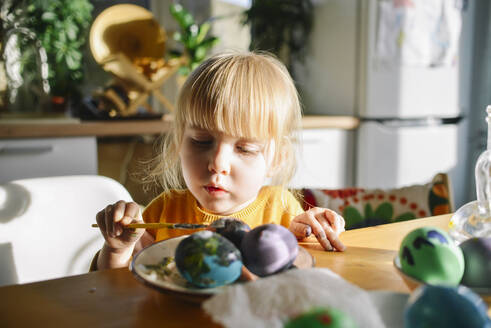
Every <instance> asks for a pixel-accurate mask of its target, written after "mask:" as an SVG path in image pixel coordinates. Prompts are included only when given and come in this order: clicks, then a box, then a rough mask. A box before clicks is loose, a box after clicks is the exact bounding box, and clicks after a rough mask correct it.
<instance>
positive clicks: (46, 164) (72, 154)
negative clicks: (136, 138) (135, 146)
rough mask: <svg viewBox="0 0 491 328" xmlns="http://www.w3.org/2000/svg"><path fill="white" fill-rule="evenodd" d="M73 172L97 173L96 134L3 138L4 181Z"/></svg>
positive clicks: (0, 171) (0, 168) (0, 173)
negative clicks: (93, 135) (66, 136)
mask: <svg viewBox="0 0 491 328" xmlns="http://www.w3.org/2000/svg"><path fill="white" fill-rule="evenodd" d="M73 174H97V144H96V138H95V137H91V136H84V137H69V138H35V139H34V138H25V139H0V183H5V182H8V181H12V180H16V179H26V178H34V177H47V176H56V175H73Z"/></svg>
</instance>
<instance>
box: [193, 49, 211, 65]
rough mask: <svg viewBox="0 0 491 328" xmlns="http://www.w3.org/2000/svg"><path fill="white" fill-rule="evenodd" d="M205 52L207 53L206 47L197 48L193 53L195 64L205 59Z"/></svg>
mask: <svg viewBox="0 0 491 328" xmlns="http://www.w3.org/2000/svg"><path fill="white" fill-rule="evenodd" d="M207 51H208V48H207V47H203V46H199V47H197V48H196V51H195V52H194V60H195V61H197V62H201V61H202V60H203V59H205V56H206V52H207Z"/></svg>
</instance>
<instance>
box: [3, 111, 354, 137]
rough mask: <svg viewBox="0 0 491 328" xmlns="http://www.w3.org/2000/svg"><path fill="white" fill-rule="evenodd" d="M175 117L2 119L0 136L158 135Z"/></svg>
mask: <svg viewBox="0 0 491 328" xmlns="http://www.w3.org/2000/svg"><path fill="white" fill-rule="evenodd" d="M172 121H173V119H172V117H171V116H169V115H164V117H163V118H162V119H161V120H121V121H77V120H74V119H59V120H57V119H51V120H44V119H39V120H20V119H19V120H0V138H6V139H13V138H44V137H46V138H49V137H75V136H96V137H110V136H131V135H156V134H161V133H165V132H166V131H168V130H169V129H170V127H171V125H172ZM302 124H303V128H304V129H343V130H352V129H355V128H356V127H358V125H359V120H358V118H356V117H352V116H304V117H303V119H302Z"/></svg>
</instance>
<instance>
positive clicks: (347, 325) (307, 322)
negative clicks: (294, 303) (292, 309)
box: [284, 308, 357, 328]
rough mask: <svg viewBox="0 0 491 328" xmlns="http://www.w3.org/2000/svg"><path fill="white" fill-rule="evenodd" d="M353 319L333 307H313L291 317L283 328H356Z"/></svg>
mask: <svg viewBox="0 0 491 328" xmlns="http://www.w3.org/2000/svg"><path fill="white" fill-rule="evenodd" d="M356 327H357V325H356V324H355V322H354V321H353V319H352V318H351V317H350V316H348V315H347V314H346V313H344V312H341V311H339V310H337V309H334V308H315V309H312V310H310V311H308V312H306V313H303V314H301V315H299V316H298V317H296V318H293V319H291V320H290V321H288V322H287V323H286V325H285V326H284V328H356Z"/></svg>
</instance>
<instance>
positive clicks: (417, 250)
mask: <svg viewBox="0 0 491 328" xmlns="http://www.w3.org/2000/svg"><path fill="white" fill-rule="evenodd" d="M399 259H400V261H401V268H402V271H403V272H404V273H405V274H407V275H409V276H411V277H413V278H416V279H419V280H421V281H423V282H426V283H428V284H442V285H449V286H456V285H458V284H459V283H460V280H461V279H462V275H463V274H464V256H463V254H462V250H461V249H460V248H459V247H458V246H457V245H456V244H455V243H454V241H453V240H452V239H451V238H450V236H449V235H448V234H447V232H445V231H444V230H442V229H440V228H437V227H422V228H418V229H415V230H413V231H411V232H410V233H409V234H407V235H406V237H404V239H403V240H402V243H401V247H400V249H399Z"/></svg>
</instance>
